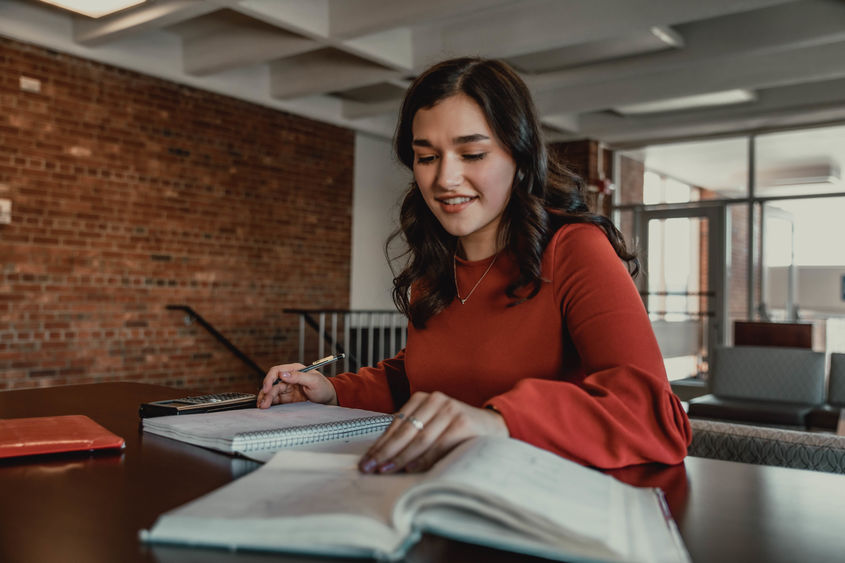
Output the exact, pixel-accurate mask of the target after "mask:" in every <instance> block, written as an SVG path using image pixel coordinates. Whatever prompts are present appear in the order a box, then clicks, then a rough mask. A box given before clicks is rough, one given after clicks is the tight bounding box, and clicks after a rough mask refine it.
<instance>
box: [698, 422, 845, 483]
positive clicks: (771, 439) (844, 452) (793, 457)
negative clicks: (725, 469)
mask: <svg viewBox="0 0 845 563" xmlns="http://www.w3.org/2000/svg"><path fill="white" fill-rule="evenodd" d="M690 424H691V425H692V443H691V444H690V446H689V448H688V450H687V454H688V455H691V456H695V457H708V458H713V459H724V460H728V461H739V462H743V463H753V464H755V465H778V466H781V467H793V468H796V469H811V470H813V471H826V472H830V473H845V436H836V435H835V434H826V433H818V432H804V431H796V430H783V429H777V428H767V427H762V426H752V425H749V424H732V423H729V422H722V421H716V420H700V419H690Z"/></svg>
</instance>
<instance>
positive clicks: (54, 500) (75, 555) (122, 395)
mask: <svg viewBox="0 0 845 563" xmlns="http://www.w3.org/2000/svg"><path fill="white" fill-rule="evenodd" d="M182 395H184V392H182V391H180V390H174V389H169V388H167V387H160V386H155V385H144V384H136V383H102V384H96V385H74V386H66V387H53V388H46V389H33V390H21V391H5V392H0V418H15V417H28V416H50V415H62V414H86V415H88V416H90V417H91V418H93V419H94V420H96V421H97V422H99V423H100V424H102V425H103V426H105V427H106V428H108V429H109V430H111V431H113V432H115V433H116V434H119V435H121V436H123V437H124V438H125V439H126V449H125V450H124V451H123V452H121V453H116V454H115V453H112V454H103V453H100V454H94V455H90V454H62V455H52V456H40V457H29V458H20V459H10V460H0V561H2V562H3V563H19V562H21V563H23V562H26V563H30V562H47V561H49V562H55V561H74V562H76V561H85V562H91V563H100V562H102V563H106V562H107V563H114V562H135V561H160V562H174V563H176V562H181V563H184V562H188V561H192V562H194V561H196V562H198V561H203V562H212V563H214V562H217V561H220V562H227V563H228V562H233V561H238V562H240V561H243V562H262V561H271V560H272V561H303V562H304V561H308V562H317V561H322V560H321V559H318V558H313V557H307V558H305V557H302V558H300V557H290V556H281V555H278V554H260V553H229V552H224V551H214V550H193V549H186V548H177V547H159V546H155V547H152V546H147V545H144V544H142V543H140V542H139V541H138V530H140V529H143V528H149V527H150V526H151V525H152V524H153V522H154V521H155V519H156V518H157V517H158V516H159V515H160V514H161V513H163V512H165V511H167V510H170V509H171V508H174V507H176V506H179V505H180V504H183V503H185V502H187V501H189V500H191V499H194V498H196V497H198V496H200V495H202V494H205V493H207V492H209V491H211V490H213V489H215V488H217V487H219V486H221V485H223V484H225V483H228V482H229V481H231V480H232V479H233V478H235V477H237V476H238V475H240V474H243V473H245V472H248V471H251V470H252V469H254V468H256V467H257V466H258V465H257V464H256V463H254V462H251V461H248V460H243V459H238V458H232V457H229V456H226V455H223V454H218V453H215V452H212V451H209V450H205V449H202V448H198V447H195V446H190V445H187V444H182V443H180V442H176V441H173V440H168V439H166V438H161V437H158V436H150V435H144V434H142V433H141V432H140V428H139V425H138V416H137V412H138V405H139V404H140V403H142V402H146V401H153V400H160V399H166V398H174V397H179V396H182ZM611 473H612V474H613V475H614V476H615V477H617V478H619V479H621V480H623V481H626V482H629V483H632V484H635V485H643V486H645V485H648V486H661V487H663V488H664V490H665V491H666V493H667V499H668V501H669V505H670V508H671V510H672V513H673V515H674V516H675V519H676V521H677V522H678V525H679V527H680V529H681V534H682V535H683V538H684V541H685V542H686V545H687V548H688V549H689V552H690V554H691V556H692V559H693V561H694V562H695V563H705V562H710V561H712V562H718V563H727V562H731V561H742V562H758V561H765V562H769V563H778V562H784V563H785V562H789V563H793V562H795V561H842V560H843V556H845V534H843V530H845V527H844V526H845V525H843V523H842V522H843V517H845V476H843V475H833V474H828V473H818V472H811V471H799V470H796V469H784V468H779V467H765V466H756V465H745V464H739V463H733V462H726V461H718V460H709V459H700V458H688V459H687V460H686V462H685V463H684V464H683V465H680V466H674V467H664V466H657V465H647V466H642V467H635V468H628V469H624V470H619V471H613V472H611ZM529 559H530V558H526V557H524V556H520V555H515V554H510V553H505V552H500V551H495V550H491V549H485V548H480V547H475V546H471V545H467V544H462V543H458V542H454V541H450V540H445V539H441V538H436V537H425V538H423V540H422V541H421V542H420V544H419V545H417V546H416V548H414V550H413V551H412V552H411V554H410V555H409V557H408V560H409V561H413V562H424V561H425V562H435V561H437V562H439V561H449V562H460V561H472V562H475V561H508V562H516V561H527V560H529ZM325 561H337V559H326V560H325Z"/></svg>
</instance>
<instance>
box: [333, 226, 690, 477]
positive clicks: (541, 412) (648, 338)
mask: <svg viewBox="0 0 845 563" xmlns="http://www.w3.org/2000/svg"><path fill="white" fill-rule="evenodd" d="M491 259H492V258H491ZM491 259H487V260H482V261H479V262H467V261H461V260H459V261H458V265H457V276H458V282H459V284H460V287H461V290H462V291H461V293H462V295H466V293H467V292H468V291H469V288H472V287H473V285H474V284H475V283H476V282H477V281H478V280H479V278H480V277H481V275H482V274H483V273H484V271H485V270H486V269H487V267H488V266H489V265H490V260H491ZM515 272H516V266H515V262H514V261H513V259H512V257H510V256H508V255H505V254H503V255H501V256H500V257H499V258H498V260H497V261H496V263H495V264H494V265H493V268H492V269H491V270H490V271H489V273H488V274H487V276H486V277H485V278H484V280H482V282H481V283H480V284H479V285H478V287H477V288H476V290H475V292H474V293H473V294H472V295H471V297H470V298H469V299H468V300H467V302H466V304H463V305H462V304H461V303H460V302H459V301H458V300H457V299H456V300H455V301H453V302H452V303H451V304H450V305H449V306H448V307H447V308H446V309H445V310H443V311H442V312H441V313H439V314H437V315H435V316H434V317H432V318H431V319H430V320H429V321H428V323H427V325H426V328H425V329H423V330H416V329H414V328H413V326H409V329H408V340H407V344H406V347H405V349H404V350H403V351H402V352H400V353H399V354H398V355H397V356H396V357H394V358H391V359H388V360H385V361H383V362H381V363H380V364H379V365H378V366H376V367H374V368H363V369H361V370H360V371H359V372H358V373H344V374H341V375H338V376H337V377H334V378H332V383H333V384H334V387H335V390H336V391H337V397H338V402H339V404H341V405H343V406H349V407H357V408H364V409H370V410H376V411H382V412H392V411H394V410H395V407H394V404H393V400H392V399H391V395H390V391H389V388H388V383H387V379H388V378H404V377H407V379H408V382H409V384H410V390H411V393H413V392H415V391H429V392H431V391H441V392H443V393H446V394H447V395H450V396H451V397H454V398H455V399H458V400H461V401H464V402H466V403H468V404H470V405H473V406H476V407H481V406H492V407H494V408H495V409H496V410H498V411H499V412H500V413H501V414H502V416H503V417H504V419H505V422H506V424H507V426H508V430H509V431H510V435H511V436H512V437H514V438H517V439H520V440H523V441H525V442H529V443H531V444H534V445H536V446H539V447H541V448H545V449H547V450H551V451H553V452H556V453H558V454H560V455H562V456H564V457H567V458H569V459H572V460H575V461H577V462H579V463H582V464H585V465H592V466H596V467H601V468H613V467H622V466H625V465H631V464H635V463H644V462H653V461H657V462H662V463H678V462H680V461H681V460H683V458H684V456H685V455H686V447H687V445H688V444H689V441H690V439H691V431H690V427H689V421H688V420H687V417H686V414H685V413H684V410H683V408H682V407H681V404H680V402H679V400H678V398H677V397H676V396H675V395H674V394H673V393H672V391H671V389H670V387H669V382H668V380H667V379H666V373H665V370H664V366H663V359H662V357H661V355H660V350H659V348H658V346H657V340H656V339H655V337H654V332H653V331H652V329H651V324H650V322H649V319H648V316H647V314H646V311H645V308H644V307H643V304H642V301H641V299H640V297H639V294H638V292H637V289H636V287H635V286H634V283H633V281H632V280H631V277H630V275H629V274H628V272H627V270H626V268H625V266H624V264H623V263H622V261H621V260H619V258H618V257H617V256H616V254H615V252H614V251H613V248H612V247H611V246H610V243H609V242H608V240H607V238H606V237H605V235H604V233H603V232H602V231H601V230H600V229H599V228H598V227H595V226H593V225H586V224H576V225H567V226H564V227H562V228H561V229H560V230H559V231H558V232H557V233H556V234H555V236H554V237H553V239H552V240H551V242H550V243H549V245H548V247H547V248H546V251H545V253H544V255H543V262H542V272H543V279H544V280H547V281H546V282H544V283H543V286H542V289H541V290H540V292H539V293H538V294H537V295H536V296H535V297H534V298H533V299H530V300H528V301H526V302H524V303H521V304H519V305H517V306H513V307H508V306H507V305H508V303H509V302H510V299H509V298H508V297H507V296H506V295H505V294H504V288H505V287H506V285H507V284H508V283H509V282H510V280H512V279H513V278H514V276H515Z"/></svg>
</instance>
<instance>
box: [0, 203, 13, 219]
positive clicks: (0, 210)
mask: <svg viewBox="0 0 845 563" xmlns="http://www.w3.org/2000/svg"><path fill="white" fill-rule="evenodd" d="M11 222H12V200H11V199H0V225H8V224H9V223H11Z"/></svg>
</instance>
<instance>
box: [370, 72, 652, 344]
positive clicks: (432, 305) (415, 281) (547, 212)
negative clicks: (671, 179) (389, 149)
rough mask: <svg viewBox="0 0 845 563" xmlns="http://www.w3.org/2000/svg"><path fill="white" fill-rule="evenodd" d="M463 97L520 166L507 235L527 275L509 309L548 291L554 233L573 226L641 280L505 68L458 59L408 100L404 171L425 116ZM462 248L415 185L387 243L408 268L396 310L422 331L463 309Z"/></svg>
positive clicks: (417, 86)
mask: <svg viewBox="0 0 845 563" xmlns="http://www.w3.org/2000/svg"><path fill="white" fill-rule="evenodd" d="M456 94H464V95H466V96H468V97H469V98H471V99H472V100H474V101H475V102H476V103H477V104H478V105H479V107H480V108H481V111H482V112H483V113H484V115H485V117H486V119H487V123H488V124H489V126H490V128H491V129H492V130H493V132H494V133H495V134H496V137H497V138H498V139H499V140H500V141H501V142H502V144H503V145H504V146H505V148H506V149H507V150H508V152H509V153H510V155H511V157H512V158H513V159H514V161H515V162H516V173H515V174H514V179H513V189H512V192H511V196H510V200H509V202H508V204H507V205H506V207H505V211H504V214H503V216H502V221H501V222H500V225H499V240H500V244H501V245H502V246H503V247H504V249H507V251H509V252H510V253H511V254H512V255H513V256H514V258H515V260H516V264H517V267H518V269H519V274H518V275H517V276H516V277H515V279H514V280H512V281H511V283H510V284H509V285H508V286H507V288H506V289H505V293H506V295H507V296H508V297H510V298H511V299H512V302H511V303H510V305H511V306H513V305H518V304H519V303H522V302H524V301H526V300H528V299H531V298H532V297H534V296H535V295H537V292H539V291H540V287H541V284H542V282H543V280H542V278H541V277H540V273H541V261H542V257H543V252H544V250H545V249H546V246H547V245H548V243H549V241H550V240H551V238H552V236H553V235H554V233H555V232H556V231H557V230H558V229H559V228H560V227H561V226H562V225H564V224H568V223H592V224H595V225H598V226H599V227H600V228H601V229H602V230H603V231H604V233H605V235H606V236H607V238H608V240H609V241H610V243H611V245H613V249H614V250H615V251H616V254H617V255H619V257H620V258H621V259H623V260H625V261H626V262H627V263H628V270H629V272H631V275H632V276H635V275H636V274H637V272H638V271H639V262H638V260H637V258H636V255H635V254H634V253H633V252H630V251H629V250H628V249H627V247H626V246H625V241H624V239H623V237H622V234H621V233H620V232H619V230H618V229H617V228H616V227H615V226H614V225H613V223H612V222H611V221H610V220H609V219H608V218H607V217H604V216H602V215H596V214H593V213H590V212H589V210H588V209H587V205H586V204H585V203H584V199H583V197H582V195H581V194H582V186H583V184H582V181H581V179H580V178H579V177H578V176H576V175H575V174H574V173H572V172H570V171H569V170H568V169H567V168H566V167H564V166H563V165H562V164H560V163H559V162H558V161H557V160H556V159H555V158H553V157H551V156H550V155H549V153H548V151H547V150H546V146H545V143H544V140H543V136H542V131H541V128H540V122H539V120H538V118H537V112H536V110H535V108H534V102H533V101H532V99H531V94H530V92H529V91H528V87H527V86H526V85H525V83H524V82H523V81H522V79H521V78H520V77H519V76H518V75H517V73H516V72H515V71H514V70H513V69H512V68H511V67H510V66H508V65H507V64H506V63H504V62H502V61H498V60H491V59H481V58H473V57H466V58H458V59H451V60H447V61H443V62H441V63H439V64H436V65H435V66H433V67H431V68H429V69H428V70H427V71H425V72H424V73H423V74H421V75H420V76H419V77H418V78H417V79H416V80H414V82H413V83H412V84H411V86H410V87H409V89H408V91H407V93H406V94H405V100H404V102H403V103H402V109H401V112H400V116H399V123H398V125H397V129H396V136H395V139H394V149H395V151H396V155H397V157H398V158H399V160H400V161H401V162H402V164H404V165H405V166H407V167H408V168H409V169H410V170H411V171H413V166H414V151H413V147H412V144H411V142H412V141H413V131H412V124H413V120H414V116H415V115H416V113H417V111H419V110H420V109H427V108H431V107H433V106H434V105H435V104H437V103H438V102H440V101H441V100H444V99H446V98H448V97H451V96H454V95H456ZM400 236H401V237H403V238H404V241H405V242H406V243H407V248H406V249H405V250H404V252H402V253H400V254H399V255H398V256H395V257H391V256H390V248H391V243H392V242H393V241H394V240H395V239H396V238H397V237H400ZM457 243H458V240H457V237H455V236H452V235H450V234H449V233H448V232H446V230H445V229H444V228H443V227H442V226H441V225H440V222H439V221H438V220H437V219H436V217H435V216H434V214H433V213H432V212H431V210H430V209H429V208H428V206H427V205H426V203H425V200H424V199H423V196H422V194H421V193H420V189H419V187H418V186H417V185H416V182H412V183H411V185H410V187H409V189H408V191H407V193H406V194H405V197H404V200H403V202H402V208H401V212H400V216H399V228H398V229H397V230H396V231H395V232H393V233H392V234H391V235H390V238H388V240H387V244H386V246H385V252H386V254H387V256H388V260H389V261H390V263H391V268H392V267H393V264H394V263H395V261H396V260H397V259H399V258H403V257H404V258H405V262H404V266H403V267H402V270H401V271H400V272H399V274H397V275H396V276H395V277H394V278H393V301H394V303H395V304H396V306H397V308H398V309H399V310H400V311H402V312H403V313H404V314H405V315H406V316H407V317H408V318H409V319H410V321H411V322H412V323H413V325H414V326H415V327H417V328H424V327H425V324H426V322H427V321H428V319H430V318H431V317H432V316H433V315H436V314H437V313H439V312H440V311H442V310H443V309H444V308H445V307H446V306H447V305H448V304H449V303H451V302H452V300H453V299H455V296H456V288H455V285H454V271H453V268H454V263H453V257H454V254H455V251H456V249H457ZM393 271H394V274H395V269H394V270H393ZM412 286H413V290H414V296H413V297H414V299H413V301H411V288H412Z"/></svg>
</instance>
